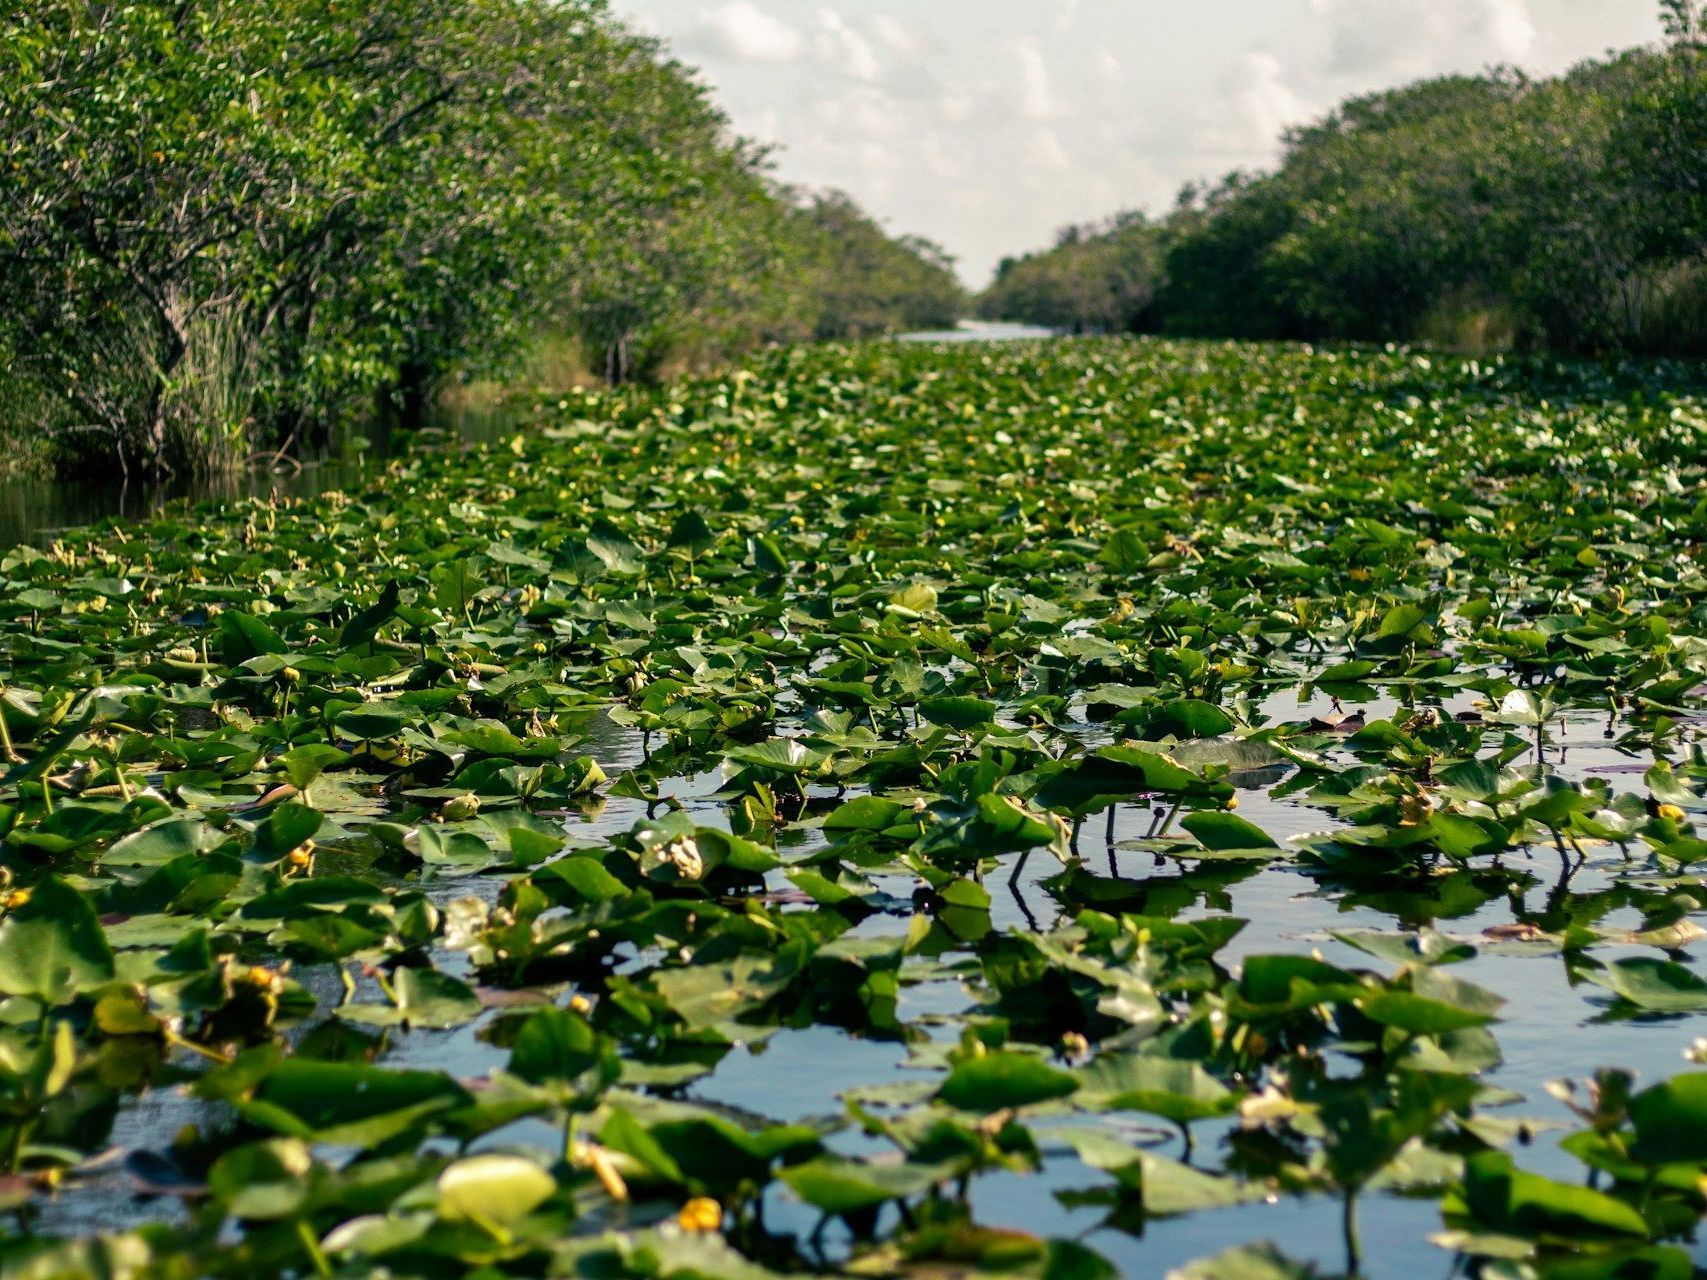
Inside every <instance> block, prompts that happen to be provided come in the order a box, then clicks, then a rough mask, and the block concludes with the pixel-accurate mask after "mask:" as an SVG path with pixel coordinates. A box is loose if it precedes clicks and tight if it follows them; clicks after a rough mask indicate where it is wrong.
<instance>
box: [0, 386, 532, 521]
mask: <svg viewBox="0 0 1707 1280" xmlns="http://www.w3.org/2000/svg"><path fill="white" fill-rule="evenodd" d="M526 416H527V414H526V411H525V407H524V406H523V405H521V404H520V403H519V402H513V403H501V402H500V403H487V404H479V405H475V406H459V407H455V408H445V409H442V410H441V411H440V412H439V413H438V414H437V415H435V417H434V420H433V422H432V424H431V425H430V426H428V427H427V428H425V429H423V430H420V431H413V432H406V431H401V430H396V429H393V428H392V427H391V426H390V424H388V423H386V422H383V421H375V422H372V423H369V424H367V425H365V426H363V427H361V428H360V429H359V430H357V429H351V430H346V431H343V432H341V433H340V434H339V435H338V437H337V438H336V439H335V440H334V442H333V446H332V448H331V450H330V451H329V452H328V453H327V454H326V455H325V456H323V457H319V458H312V459H309V460H308V461H306V462H303V463H302V464H300V465H297V464H289V465H285V466H281V467H255V468H251V469H249V470H247V471H240V472H236V473H233V474H229V475H219V476H202V477H179V478H176V479H171V480H166V481H158V482H153V483H148V482H144V481H140V480H129V481H127V480H125V479H123V478H122V477H118V476H110V475H98V476H77V475H70V476H59V477H49V478H42V477H31V476H14V477H0V550H5V549H7V548H9V547H14V546H17V545H19V544H20V543H32V544H40V543H43V542H50V541H52V539H53V536H54V535H55V534H56V533H58V532H60V531H62V530H66V529H73V528H77V527H79V526H81V525H87V524H94V523H96V522H98V521H101V520H106V519H117V520H120V521H126V522H129V521H142V520H150V519H153V518H155V517H157V516H159V515H161V514H163V513H164V511H165V510H166V508H167V507H168V506H169V505H171V504H172V503H174V502H188V503H192V504H193V503H200V502H231V501H235V500H237V499H240V498H265V497H268V496H269V495H273V494H276V495H278V496H280V497H312V496H313V495H315V494H318V493H324V492H326V491H327V490H330V489H353V488H360V487H361V486H362V485H364V484H365V483H366V482H367V481H368V480H369V479H370V478H371V477H372V476H373V475H374V474H375V472H376V471H377V469H378V468H379V467H380V466H382V465H383V464H384V463H385V461H386V460H387V459H389V458H392V457H395V456H397V455H398V454H400V453H406V452H408V451H410V450H413V449H431V448H442V447H444V446H445V445H446V444H448V443H459V444H461V443H475V444H477V443H482V442H485V441H489V440H492V439H495V438H497V437H498V436H499V435H501V434H503V433H504V432H505V431H507V430H512V429H514V427H515V426H516V425H517V423H518V422H520V421H522V420H524V419H525V418H526Z"/></svg>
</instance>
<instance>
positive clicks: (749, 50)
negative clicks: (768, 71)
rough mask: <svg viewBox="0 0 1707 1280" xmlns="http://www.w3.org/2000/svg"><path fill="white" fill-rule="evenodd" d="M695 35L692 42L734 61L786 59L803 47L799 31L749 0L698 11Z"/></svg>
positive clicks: (793, 56)
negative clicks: (701, 11)
mask: <svg viewBox="0 0 1707 1280" xmlns="http://www.w3.org/2000/svg"><path fill="white" fill-rule="evenodd" d="M695 34H696V35H697V36H698V40H697V41H696V42H695V43H698V44H699V45H700V46H701V47H703V48H705V49H707V50H709V51H711V52H714V53H717V54H720V55H722V56H723V57H725V58H732V59H734V60H735V61H737V62H787V61H789V60H790V59H792V58H798V57H799V56H800V55H801V53H802V52H804V51H805V49H806V38H805V37H804V36H802V35H801V34H800V32H799V31H797V30H795V28H793V27H791V26H789V24H788V23H786V22H784V21H782V19H780V18H778V17H775V16H774V15H772V14H769V13H766V12H765V11H764V10H763V9H761V8H759V6H758V5H756V4H754V3H752V0H731V3H729V4H726V5H723V6H722V7H720V8H717V9H712V10H709V11H707V12H704V13H701V15H700V19H699V29H698V31H697V32H696V33H695Z"/></svg>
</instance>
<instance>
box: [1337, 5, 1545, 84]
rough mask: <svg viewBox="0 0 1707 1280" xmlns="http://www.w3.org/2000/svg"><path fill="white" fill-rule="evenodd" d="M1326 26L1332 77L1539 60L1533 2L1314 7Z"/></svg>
mask: <svg viewBox="0 0 1707 1280" xmlns="http://www.w3.org/2000/svg"><path fill="white" fill-rule="evenodd" d="M1310 8H1311V10H1312V12H1314V13H1315V14H1316V15H1318V17H1320V18H1322V19H1323V20H1325V21H1326V22H1327V23H1328V24H1329V32H1328V66H1327V69H1328V71H1329V72H1330V73H1331V74H1335V75H1341V76H1347V77H1352V78H1368V77H1371V76H1380V77H1381V78H1383V79H1385V78H1389V77H1393V76H1400V77H1404V76H1421V75H1432V74H1437V73H1439V72H1442V71H1445V70H1448V69H1451V68H1462V67H1466V66H1468V67H1476V66H1481V65H1485V64H1487V63H1490V62H1523V61H1525V60H1526V59H1528V58H1529V57H1530V56H1531V55H1533V53H1534V52H1535V45H1536V38H1537V34H1538V32H1537V27H1536V22H1535V16H1534V14H1533V13H1531V12H1530V7H1529V0H1310Z"/></svg>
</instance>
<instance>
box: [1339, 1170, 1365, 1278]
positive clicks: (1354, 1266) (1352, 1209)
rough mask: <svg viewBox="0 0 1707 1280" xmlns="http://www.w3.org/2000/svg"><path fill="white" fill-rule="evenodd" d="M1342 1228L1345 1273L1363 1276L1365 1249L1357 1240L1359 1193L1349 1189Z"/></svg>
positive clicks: (1341, 1219) (1342, 1215) (1346, 1195)
mask: <svg viewBox="0 0 1707 1280" xmlns="http://www.w3.org/2000/svg"><path fill="white" fill-rule="evenodd" d="M1340 1227H1341V1230H1342V1231H1343V1232H1344V1234H1345V1273H1346V1275H1348V1276H1360V1275H1362V1274H1363V1249H1362V1246H1361V1245H1360V1244H1359V1243H1358V1238H1357V1192H1356V1191H1353V1190H1350V1189H1348V1190H1347V1191H1346V1193H1345V1208H1344V1211H1343V1213H1342V1214H1341V1217H1340Z"/></svg>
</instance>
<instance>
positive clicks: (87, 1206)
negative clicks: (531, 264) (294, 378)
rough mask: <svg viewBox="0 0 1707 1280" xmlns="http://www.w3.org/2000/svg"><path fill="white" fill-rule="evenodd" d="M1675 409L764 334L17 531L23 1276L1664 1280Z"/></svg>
mask: <svg viewBox="0 0 1707 1280" xmlns="http://www.w3.org/2000/svg"><path fill="white" fill-rule="evenodd" d="M1675 375H1676V370H1675V369H1673V368H1668V367H1666V366H1664V365H1661V364H1654V363H1647V364H1639V365H1638V364H1628V365H1623V366H1617V367H1610V368H1609V367H1608V366H1606V365H1603V364H1601V363H1585V364H1580V365H1571V364H1558V363H1554V362H1550V361H1539V360H1516V359H1512V360H1501V359H1494V360H1471V359H1459V360H1449V359H1446V358H1443V357H1439V356H1431V355H1428V354H1424V353H1412V352H1404V351H1392V352H1385V351H1368V350H1365V351H1350V352H1347V351H1312V350H1310V349H1308V348H1303V347H1298V346H1289V345H1283V344H1263V345H1240V344H1228V343H1174V342H1165V341H1145V342H1133V341H1119V340H1088V341H1071V340H1065V341H1060V342H1055V343H1052V344H1037V345H1021V346H1015V347H997V348H990V347H970V346H954V347H942V348H931V347H924V346H914V345H911V344H905V345H904V344H893V343H882V344H880V343H865V344H860V345H859V346H857V347H852V348H843V347H836V346H820V347H816V348H796V349H791V350H788V351H780V352H775V353H769V354H767V355H765V356H763V357H760V358H758V359H757V360H755V361H754V362H752V363H750V364H747V365H745V366H743V367H741V368H739V369H738V370H736V371H735V372H733V373H731V374H729V375H728V376H723V377H718V378H714V379H706V380H701V381H693V382H687V383H684V384H678V385H673V386H670V387H668V388H662V389H647V388H621V389H618V390H616V391H614V392H613V391H602V390H595V391H589V392H587V393H581V394H570V395H569V396H567V397H563V398H562V402H561V403H559V399H558V398H557V397H553V398H552V400H551V401H550V404H549V406H547V407H541V408H540V409H539V411H538V413H537V421H536V422H535V423H533V424H532V426H531V427H530V428H529V429H526V430H518V431H517V432H516V433H515V434H514V436H513V438H511V439H506V440H503V441H500V442H497V443H495V444H493V445H490V446H482V447H472V448H451V449H430V448H427V447H426V445H425V442H424V441H422V442H418V447H417V448H416V449H415V450H414V451H413V452H411V453H410V454H408V455H407V456H403V457H399V458H397V459H394V460H393V461H392V462H391V463H390V465H389V467H388V468H387V470H386V471H385V473H384V474H382V475H380V476H377V477H375V478H374V480H373V481H372V482H371V483H367V484H365V485H363V486H362V487H361V488H359V489H356V490H352V491H350V492H334V493H327V494H324V495H321V496H318V497H314V498H309V499H304V500H283V499H277V500H273V501H268V500H264V499H263V500H250V501H242V502H235V503H227V504H218V505H209V506H206V507H203V508H201V509H198V510H188V509H179V510H175V511H174V512H172V513H171V514H170V515H169V516H168V517H167V518H166V519H163V520H161V521H159V522H157V523H149V524H141V523H136V522H128V523H126V522H113V523H109V524H108V525H106V526H104V527H98V528H93V529H84V530H78V531H73V532H71V533H69V534H66V535H63V536H61V537H59V538H58V539H56V540H55V541H54V542H53V543H51V544H48V545H44V546H40V547H17V548H14V549H11V550H9V551H8V552H6V553H5V554H4V555H3V556H0V620H3V623H4V627H5V635H6V643H5V644H4V645H3V646H0V727H3V728H4V730H5V733H4V736H3V737H0V750H3V751H4V752H5V753H6V756H7V758H8V759H9V760H11V761H15V762H16V763H12V764H10V765H9V766H3V767H5V769H6V771H5V773H4V775H3V777H0V1271H4V1273H5V1274H6V1275H7V1276H8V1277H18V1280H47V1278H48V1277H64V1276H86V1275H99V1276H112V1277H116V1278H125V1280H130V1278H135V1280H144V1278H146V1277H158V1276H214V1277H273V1276H310V1275H318V1276H368V1275H374V1274H379V1273H384V1274H389V1275H395V1276H463V1275H467V1276H479V1277H486V1278H489V1280H501V1278H502V1277H511V1276H513V1277H517V1280H525V1278H527V1277H540V1276H565V1277H568V1276H578V1277H608V1278H612V1280H616V1278H623V1280H627V1278H633V1280H763V1278H764V1277H767V1276H800V1275H806V1274H818V1275H845V1276H900V1277H914V1278H916V1280H926V1278H928V1277H941V1276H945V1275H949V1274H953V1275H956V1276H978V1275H992V1276H995V1275H1000V1276H1007V1277H1038V1278H1042V1277H1048V1278H1050V1280H1059V1278H1061V1277H1075V1278H1081V1280H1113V1277H1115V1276H1118V1275H1127V1276H1161V1275H1164V1274H1171V1275H1173V1276H1175V1277H1176V1280H1236V1278H1247V1277H1263V1278H1265V1280H1306V1278H1307V1277H1311V1276H1331V1275H1370V1276H1372V1277H1375V1278H1376V1280H1388V1278H1390V1277H1395V1276H1402V1275H1410V1274H1414V1273H1415V1272H1416V1270H1417V1259H1418V1257H1419V1256H1426V1254H1427V1252H1428V1250H1429V1248H1430V1247H1431V1245H1432V1246H1433V1247H1436V1248H1438V1249H1440V1250H1441V1251H1442V1258H1441V1263H1440V1265H1441V1267H1442V1268H1446V1269H1449V1270H1451V1271H1452V1272H1453V1273H1455V1274H1477V1275H1483V1276H1490V1277H1491V1276H1494V1275H1499V1276H1502V1277H1511V1280H1580V1278H1582V1277H1588V1276H1595V1277H1608V1278H1610V1280H1638V1278H1642V1280H1689V1277H1691V1276H1693V1275H1695V1274H1696V1272H1695V1269H1694V1266H1693V1264H1692V1262H1691V1252H1692V1251H1696V1250H1697V1249H1698V1246H1697V1245H1695V1244H1693V1243H1692V1242H1693V1241H1694V1240H1695V1239H1696V1236H1697V1232H1698V1230H1699V1224H1700V1222H1701V1220H1702V1218H1703V1216H1704V1214H1707V1075H1704V1074H1703V1073H1702V1070H1701V1069H1700V1066H1699V1064H1700V1063H1701V1062H1702V1061H1703V1059H1704V1058H1707V1046H1704V1045H1703V1042H1702V1041H1701V1040H1699V1039H1696V1037H1698V1036H1700V1035H1701V1033H1702V1023H1701V1022H1700V1021H1699V1020H1698V1019H1700V1018H1701V1017H1702V1016H1703V1015H1704V1014H1707V982H1704V981H1703V978H1702V977H1701V975H1700V972H1699V968H1700V965H1699V960H1698V958H1692V957H1691V954H1690V951H1689V948H1690V947H1691V944H1692V943H1695V942H1698V941H1699V940H1700V939H1701V938H1702V937H1704V936H1707V934H1704V932H1703V929H1702V923H1703V920H1704V917H1707V890H1704V889H1703V886H1702V880H1701V869H1702V866H1703V864H1704V861H1707V842H1704V841H1703V839H1702V833H1703V830H1704V828H1707V798H1704V791H1707V758H1704V755H1703V750H1704V741H1703V737H1702V734H1703V720H1702V711H1703V692H1704V687H1707V686H1704V682H1707V577H1704V573H1703V570H1704V564H1703V557H1704V550H1703V549H1704V547H1707V502H1704V501H1703V499H1702V494H1703V492H1704V488H1703V486H1704V483H1707V472H1704V461H1707V404H1704V402H1703V401H1702V400H1701V399H1700V398H1699V397H1696V396H1692V395H1690V394H1688V393H1687V392H1685V391H1683V390H1681V389H1680V385H1679V381H1678V379H1677V377H1676V376H1675ZM1135 475H1137V476H1139V477H1141V479H1139V480H1137V481H1135V479H1134V477H1135ZM1236 806H1237V811H1236V812H1235V807H1236ZM1692 1042H1693V1043H1692ZM1637 1054H1639V1055H1642V1059H1641V1061H1639V1062H1632V1061H1631V1055H1637ZM1685 1054H1688V1055H1689V1056H1690V1057H1691V1060H1692V1062H1693V1063H1695V1064H1697V1065H1693V1066H1692V1065H1691V1063H1690V1062H1686V1061H1685V1060H1684V1056H1685ZM1618 1062H1623V1063H1625V1064H1626V1065H1627V1066H1630V1067H1640V1068H1641V1070H1642V1072H1643V1077H1642V1078H1641V1079H1640V1080H1639V1081H1638V1080H1636V1079H1635V1078H1634V1077H1633V1076H1632V1075H1631V1074H1630V1073H1629V1072H1628V1071H1626V1070H1620V1069H1614V1068H1613V1067H1611V1066H1609V1065H1608V1064H1610V1063H1618ZM1585 1183H1586V1185H1585ZM1269 1237H1274V1238H1276V1239H1277V1240H1278V1241H1279V1246H1278V1247H1277V1246H1275V1245H1262V1244H1258V1243H1256V1241H1259V1240H1262V1239H1264V1238H1269ZM1224 1250H1230V1252H1227V1253H1226V1254H1225V1255H1224V1256H1222V1257H1221V1258H1219V1260H1217V1261H1215V1262H1212V1263H1203V1264H1200V1265H1195V1266H1194V1265H1192V1263H1193V1261H1194V1260H1195V1259H1199V1258H1202V1257H1205V1256H1207V1255H1211V1254H1220V1253H1222V1251H1224ZM1288 1255H1290V1256H1288ZM1454 1256H1455V1261H1451V1262H1449V1261H1448V1258H1451V1257H1454ZM1176 1268H1177V1270H1176ZM1424 1270H1425V1271H1429V1270H1431V1268H1429V1267H1426V1266H1425V1268H1424Z"/></svg>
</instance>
